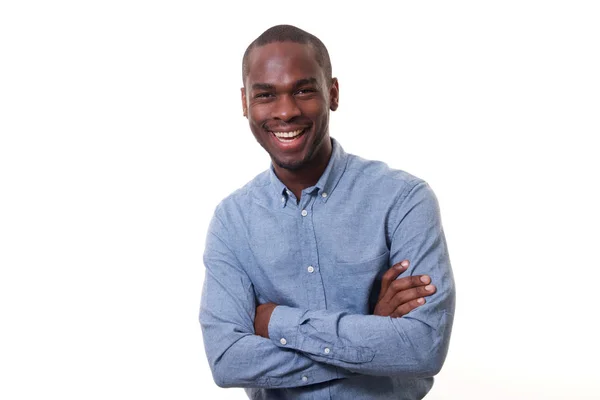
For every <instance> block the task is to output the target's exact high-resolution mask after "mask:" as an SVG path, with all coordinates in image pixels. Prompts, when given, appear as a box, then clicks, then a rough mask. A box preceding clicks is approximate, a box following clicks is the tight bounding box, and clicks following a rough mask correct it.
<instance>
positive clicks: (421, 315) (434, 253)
mask: <svg viewBox="0 0 600 400" xmlns="http://www.w3.org/2000/svg"><path fill="white" fill-rule="evenodd" d="M398 203H399V205H398V206H397V208H396V209H395V210H394V217H395V218H394V220H395V221H397V222H396V223H395V225H394V230H393V233H392V237H391V245H390V261H391V264H392V265H393V264H395V263H398V262H400V261H402V260H403V259H408V260H409V261H410V262H411V266H410V269H409V271H408V272H405V273H404V274H402V275H401V276H400V277H403V276H408V275H409V274H410V275H414V274H419V275H420V274H427V275H429V276H430V277H431V279H432V283H433V284H435V285H436V288H437V292H436V293H435V294H433V295H432V296H429V297H427V298H426V303H425V304H424V305H422V306H420V307H418V308H417V309H415V310H413V311H411V312H410V313H409V314H407V315H405V316H404V317H402V318H391V317H381V316H375V315H356V314H349V313H346V312H332V311H327V310H306V309H300V308H292V307H287V306H277V307H276V308H275V310H274V311H273V314H272V315H271V320H270V322H269V337H270V338H271V340H272V342H273V344H275V345H277V346H279V347H281V348H287V349H293V350H296V351H299V352H301V354H304V355H306V356H308V357H310V358H311V359H313V360H315V361H318V362H321V363H328V364H330V365H334V366H339V367H343V368H345V369H348V370H349V371H352V372H356V373H360V374H367V375H389V376H391V375H395V376H406V377H427V376H433V375H435V374H437V373H438V372H439V370H440V369H441V367H442V364H443V362H444V360H445V357H446V354H447V351H448V345H449V341H450V333H451V330H452V322H453V316H454V306H455V288H454V279H453V275H452V270H451V266H450V260H449V256H448V251H447V246H446V240H445V238H444V232H443V229H442V224H441V218H440V212H439V208H438V202H437V199H436V197H435V195H434V193H433V191H432V190H431V189H430V187H429V186H428V185H427V184H426V183H425V182H423V181H420V180H419V181H418V182H417V183H415V184H413V185H412V187H411V188H410V189H409V190H407V193H406V194H405V195H404V196H403V198H401V199H399V201H398Z"/></svg>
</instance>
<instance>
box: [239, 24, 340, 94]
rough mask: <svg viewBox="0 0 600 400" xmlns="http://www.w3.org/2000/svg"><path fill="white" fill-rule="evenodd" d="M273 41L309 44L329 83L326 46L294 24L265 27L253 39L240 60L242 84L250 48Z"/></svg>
mask: <svg viewBox="0 0 600 400" xmlns="http://www.w3.org/2000/svg"><path fill="white" fill-rule="evenodd" d="M274 42H293V43H301V44H308V45H309V46H311V47H312V48H313V49H314V51H315V54H316V57H317V63H318V64H319V66H321V68H323V71H324V72H325V79H326V80H327V81H328V84H331V82H332V78H333V76H332V73H331V60H330V59H329V52H328V51H327V47H325V45H324V44H323V42H321V40H320V39H319V38H318V37H316V36H314V35H312V34H310V33H308V32H306V31H303V30H302V29H300V28H296V27H295V26H292V25H276V26H273V27H271V28H269V29H267V30H266V31H264V32H263V33H262V34H261V35H260V36H259V37H257V38H256V39H254V41H253V42H252V43H250V45H249V46H248V48H247V49H246V51H245V52H244V59H243V61H242V81H243V83H244V85H246V77H247V76H248V72H249V68H250V67H249V66H248V57H249V56H250V52H251V51H252V49H254V48H255V47H259V46H264V45H266V44H269V43H274Z"/></svg>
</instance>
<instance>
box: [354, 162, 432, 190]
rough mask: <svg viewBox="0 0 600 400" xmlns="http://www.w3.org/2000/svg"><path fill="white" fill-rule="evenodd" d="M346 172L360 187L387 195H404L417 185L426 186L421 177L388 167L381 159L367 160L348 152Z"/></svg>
mask: <svg viewBox="0 0 600 400" xmlns="http://www.w3.org/2000/svg"><path fill="white" fill-rule="evenodd" d="M346 173H347V174H348V178H350V179H351V180H353V181H354V182H356V184H357V185H360V187H366V188H368V189H370V190H374V191H376V192H380V191H381V192H385V193H386V194H387V196H389V195H390V194H395V195H396V196H395V197H398V196H400V197H405V196H406V195H407V194H408V193H410V192H411V191H412V190H414V189H415V188H417V187H418V186H427V183H426V182H425V181H424V180H423V179H421V178H419V177H417V176H415V175H413V174H411V173H409V172H406V171H404V170H401V169H394V168H390V167H389V166H388V164H387V163H385V162H383V161H376V160H367V159H364V158H362V157H359V156H356V155H354V154H348V164H347V166H346Z"/></svg>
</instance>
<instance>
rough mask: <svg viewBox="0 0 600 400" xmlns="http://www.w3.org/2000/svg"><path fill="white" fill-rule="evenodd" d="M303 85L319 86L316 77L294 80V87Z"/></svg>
mask: <svg viewBox="0 0 600 400" xmlns="http://www.w3.org/2000/svg"><path fill="white" fill-rule="evenodd" d="M303 85H316V86H319V82H318V81H317V78H312V77H311V78H305V79H299V80H297V81H296V84H295V85H294V87H298V86H303Z"/></svg>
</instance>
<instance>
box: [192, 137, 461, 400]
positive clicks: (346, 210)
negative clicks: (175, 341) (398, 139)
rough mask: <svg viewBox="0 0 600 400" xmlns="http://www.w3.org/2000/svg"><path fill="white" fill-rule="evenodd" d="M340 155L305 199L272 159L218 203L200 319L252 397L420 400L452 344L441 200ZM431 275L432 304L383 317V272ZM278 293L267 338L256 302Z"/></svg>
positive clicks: (225, 371) (226, 366)
mask: <svg viewBox="0 0 600 400" xmlns="http://www.w3.org/2000/svg"><path fill="white" fill-rule="evenodd" d="M332 143H333V150H332V155H331V158H330V160H329V163H328V165H327V168H326V169H325V171H324V173H323V175H322V176H321V178H320V179H319V181H318V182H317V184H316V185H314V186H311V187H308V188H306V189H304V190H303V191H302V194H301V196H300V199H297V198H296V197H295V196H294V194H293V193H292V192H291V191H289V190H288V189H287V188H286V187H285V185H284V184H283V183H282V182H281V181H280V180H279V179H278V178H277V176H276V174H275V172H274V170H273V168H272V167H271V169H270V170H267V171H265V172H264V173H262V174H260V175H258V176H257V177H256V178H254V179H253V180H252V181H251V182H249V183H248V184H247V185H246V186H244V187H243V188H241V189H239V190H237V191H236V192H234V193H233V194H231V195H230V196H229V197H227V198H226V199H225V200H223V201H222V202H221V203H220V204H219V205H218V207H217V209H216V211H215V214H214V217H213V219H212V221H211V224H210V227H209V231H208V235H207V240H206V247H205V253H204V264H205V267H206V274H205V280H204V287H203V292H202V300H201V307H200V323H201V326H202V333H203V339H204V343H205V349H206V354H207V357H208V361H209V364H210V367H211V370H212V373H213V378H214V380H215V382H216V383H217V385H219V386H222V387H244V388H246V392H247V394H248V396H249V397H250V398H251V399H343V400H345V399H353V400H359V399H369V400H372V399H421V398H422V397H423V396H425V394H427V392H428V391H429V390H430V388H431V386H432V384H433V376H434V375H435V374H436V373H437V372H438V371H439V370H440V368H441V366H442V364H443V362H444V359H445V356H446V353H447V350H448V344H449V339H450V332H451V328H452V321H453V315H454V302H455V291H454V280H453V276H452V271H451V267H450V261H449V258H448V251H447V247H446V241H445V238H444V233H443V230H442V224H441V220H440V213H439V208H438V203H437V200H436V197H435V195H434V193H433V192H432V190H431V189H430V187H429V186H428V185H427V183H425V182H424V181H423V180H421V179H419V178H416V177H414V176H412V175H410V174H408V173H406V172H403V171H399V170H394V169H391V168H389V167H388V166H387V165H386V164H384V163H381V162H376V161H367V160H364V159H362V158H360V157H357V156H354V155H351V154H348V153H345V152H344V150H343V149H342V147H341V146H340V145H339V143H338V142H337V141H335V140H333V139H332ZM404 259H408V260H409V261H410V267H409V269H408V271H406V272H404V273H403V274H401V275H400V277H404V276H408V275H415V274H416V275H419V274H427V275H429V276H430V277H431V280H432V283H433V284H435V285H436V287H437V291H436V293H435V294H433V295H431V296H429V297H426V303H425V304H424V305H422V306H420V307H418V308H416V309H415V310H413V311H411V312H410V313H409V314H407V315H405V316H403V317H402V318H391V317H382V316H376V315H372V313H373V309H374V307H375V304H376V302H377V298H378V295H379V290H380V286H381V279H382V275H383V273H384V272H385V271H386V270H387V269H388V268H390V267H391V266H392V265H393V264H395V263H398V262H400V261H402V260H404ZM268 302H273V303H275V304H278V306H277V307H276V308H275V309H274V311H273V313H272V315H271V319H270V322H269V326H268V332H269V339H265V338H263V337H260V336H257V335H255V332H254V317H255V312H256V306H257V305H258V304H263V303H268Z"/></svg>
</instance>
